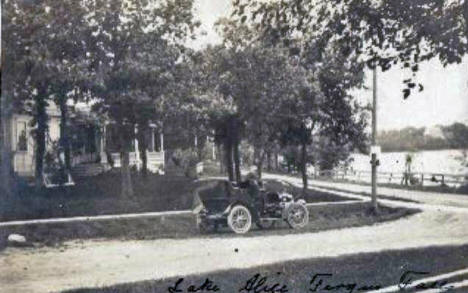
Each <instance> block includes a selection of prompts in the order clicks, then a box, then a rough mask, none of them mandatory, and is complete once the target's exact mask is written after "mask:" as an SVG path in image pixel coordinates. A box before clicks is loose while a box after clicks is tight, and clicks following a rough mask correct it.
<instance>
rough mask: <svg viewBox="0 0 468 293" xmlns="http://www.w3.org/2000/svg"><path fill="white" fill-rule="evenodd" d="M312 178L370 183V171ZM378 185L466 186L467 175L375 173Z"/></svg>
mask: <svg viewBox="0 0 468 293" xmlns="http://www.w3.org/2000/svg"><path fill="white" fill-rule="evenodd" d="M311 175H312V177H313V178H331V179H334V180H340V179H341V180H350V181H358V182H370V181H371V171H362V170H322V171H316V172H314V173H313V174H311ZM377 180H378V182H379V183H391V184H401V185H420V186H436V185H442V186H453V187H459V186H461V185H465V184H468V174H466V175H460V174H447V173H422V172H412V173H409V174H408V173H405V172H377Z"/></svg>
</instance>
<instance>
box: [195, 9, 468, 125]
mask: <svg viewBox="0 0 468 293" xmlns="http://www.w3.org/2000/svg"><path fill="white" fill-rule="evenodd" d="M195 1H196V3H195V6H196V16H197V18H198V19H199V20H200V21H201V23H202V26H201V29H202V30H203V31H204V32H205V34H204V35H203V36H200V37H199V38H198V39H197V41H196V42H195V43H194V44H192V46H193V47H195V48H202V47H204V46H206V45H208V44H216V43H219V42H220V41H221V38H220V36H219V35H218V34H217V33H216V31H215V29H214V27H213V25H214V23H215V22H216V20H217V19H218V18H219V17H224V16H229V14H230V9H231V0H195ZM407 77H408V73H407V72H406V71H403V70H401V69H400V68H398V67H395V68H392V69H391V70H389V71H386V72H379V73H378V87H377V88H378V112H377V117H378V118H377V120H378V127H377V128H378V130H389V129H400V128H404V127H407V126H413V127H423V126H426V127H432V126H435V125H447V124H451V123H453V122H456V121H459V122H464V123H467V124H468V58H465V59H464V60H463V62H462V63H461V64H457V65H450V66H447V67H446V68H444V67H443V66H442V65H441V64H440V62H439V61H438V60H431V61H429V62H426V63H424V64H421V65H420V71H419V73H418V75H417V78H418V81H419V82H420V83H422V84H423V86H424V90H423V91H422V92H420V93H419V92H413V93H412V94H411V96H410V97H409V98H408V99H406V100H404V99H403V96H402V89H403V83H402V81H403V79H405V78H407ZM366 83H367V84H368V87H369V88H371V85H372V74H371V72H368V74H366ZM353 94H354V95H355V96H356V97H357V98H358V99H359V100H360V101H364V102H366V101H371V99H372V89H369V90H359V91H354V92H353Z"/></svg>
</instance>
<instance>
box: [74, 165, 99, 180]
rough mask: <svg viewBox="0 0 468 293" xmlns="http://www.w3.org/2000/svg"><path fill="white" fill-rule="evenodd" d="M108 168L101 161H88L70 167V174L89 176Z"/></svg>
mask: <svg viewBox="0 0 468 293" xmlns="http://www.w3.org/2000/svg"><path fill="white" fill-rule="evenodd" d="M107 169H108V168H107V167H106V166H105V164H101V163H88V164H79V165H76V166H74V167H73V168H72V172H71V173H72V175H73V177H89V176H96V175H99V174H101V173H103V172H104V171H106V170H107Z"/></svg>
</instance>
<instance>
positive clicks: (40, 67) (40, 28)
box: [2, 0, 86, 188]
mask: <svg viewBox="0 0 468 293" xmlns="http://www.w3.org/2000/svg"><path fill="white" fill-rule="evenodd" d="M85 13H86V12H85V10H84V8H83V6H82V2H81V1H59V2H57V1H10V0H5V1H4V2H3V12H2V20H3V23H4V27H3V34H2V37H3V38H2V47H3V52H4V54H5V58H4V64H3V67H4V68H5V69H6V70H5V71H4V72H3V75H2V97H3V96H8V99H6V98H5V99H4V100H3V102H7V101H9V105H8V104H6V103H4V106H5V107H9V108H10V109H11V110H12V109H13V108H14V109H15V111H19V112H21V111H23V112H27V113H30V114H31V115H32V116H33V121H32V125H33V126H35V129H34V138H35V152H34V153H35V176H36V187H38V188H39V187H41V186H42V182H43V165H44V154H45V151H46V139H47V138H46V134H47V130H48V119H49V117H48V113H47V107H48V104H49V101H51V100H52V99H53V98H54V97H55V99H56V101H62V102H60V104H62V105H66V94H67V93H68V91H69V90H70V89H71V87H72V86H70V83H73V81H75V80H77V79H79V77H80V76H81V75H82V71H83V70H86V66H81V65H78V64H77V62H76V61H77V60H85V57H86V56H85V53H86V51H85V45H84V42H83V39H84V35H85V34H86V30H85V27H86V26H85V20H84V18H83V16H84V15H85ZM70 36H73V37H70ZM12 105H13V107H12ZM4 109H5V108H4ZM9 115H11V111H9V112H8V113H2V117H6V116H9ZM64 115H66V111H64V112H63V115H62V117H64ZM62 122H63V121H62ZM64 125H65V124H64Z"/></svg>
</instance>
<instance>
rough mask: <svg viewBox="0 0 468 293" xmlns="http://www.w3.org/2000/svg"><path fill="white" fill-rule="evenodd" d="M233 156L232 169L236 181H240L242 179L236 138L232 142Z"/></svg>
mask: <svg viewBox="0 0 468 293" xmlns="http://www.w3.org/2000/svg"><path fill="white" fill-rule="evenodd" d="M233 156H234V170H235V175H236V181H237V182H238V183H240V182H241V181H242V177H241V171H240V156H239V140H238V139H236V140H235V141H234V144H233Z"/></svg>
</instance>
